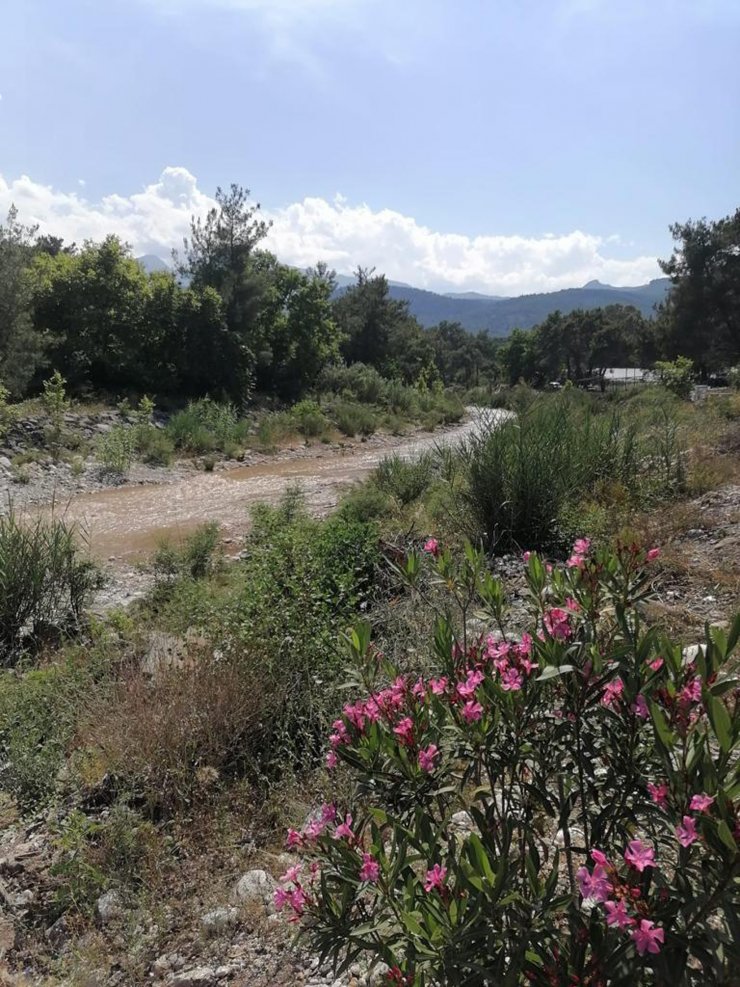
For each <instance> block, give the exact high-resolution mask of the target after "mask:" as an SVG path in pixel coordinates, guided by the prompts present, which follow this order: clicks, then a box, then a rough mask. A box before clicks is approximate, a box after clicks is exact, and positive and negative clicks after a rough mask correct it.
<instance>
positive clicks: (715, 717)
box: [704, 689, 732, 754]
mask: <svg viewBox="0 0 740 987" xmlns="http://www.w3.org/2000/svg"><path fill="white" fill-rule="evenodd" d="M704 703H705V705H706V707H707V714H708V716H709V721H710V723H711V724H712V729H713V730H714V735H715V736H716V738H717V742H718V743H719V746H720V749H721V751H722V752H723V753H724V754H727V753H728V751H729V750H730V748H731V747H732V721H731V720H730V714H729V713H728V712H727V708H726V707H725V704H724V703H723V702H722V700H721V699H717V697H716V696H713V695H712V693H711V692H708V691H707V690H706V689H705V690H704Z"/></svg>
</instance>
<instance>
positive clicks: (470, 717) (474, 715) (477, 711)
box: [462, 699, 483, 723]
mask: <svg viewBox="0 0 740 987" xmlns="http://www.w3.org/2000/svg"><path fill="white" fill-rule="evenodd" d="M462 715H463V719H464V720H465V721H466V723H473V722H474V721H475V720H479V719H480V718H481V716H483V707H482V706H481V704H480V703H478V702H475V701H474V700H472V699H471V700H469V701H468V702H466V703H465V705H464V706H463V709H462Z"/></svg>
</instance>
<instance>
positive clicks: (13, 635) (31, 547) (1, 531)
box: [0, 512, 101, 666]
mask: <svg viewBox="0 0 740 987" xmlns="http://www.w3.org/2000/svg"><path fill="white" fill-rule="evenodd" d="M100 581H101V580H100V574H99V573H98V571H97V569H96V568H95V566H94V565H93V563H92V562H90V561H89V560H87V559H85V558H83V556H82V554H81V552H80V545H79V540H78V532H77V530H76V528H75V526H74V525H71V524H67V523H66V522H65V521H63V520H57V519H52V520H50V521H46V520H42V519H37V520H36V521H34V522H29V523H28V524H23V523H21V521H20V520H19V519H18V518H17V517H16V515H15V514H13V513H12V512H11V513H10V514H8V515H7V516H5V517H0V664H2V665H5V666H7V665H10V664H13V662H14V661H15V660H16V659H17V657H18V656H19V654H20V652H21V651H22V650H23V648H24V647H32V646H33V645H34V643H37V642H38V641H39V640H40V639H41V638H42V637H43V636H44V635H45V634H48V633H49V632H50V631H52V630H68V629H70V628H72V627H74V626H76V625H78V624H79V622H80V620H81V617H82V615H83V611H84V608H85V606H86V604H87V603H88V601H89V600H90V597H91V595H92V593H93V591H94V590H95V589H96V588H97V587H98V586H99V585H100Z"/></svg>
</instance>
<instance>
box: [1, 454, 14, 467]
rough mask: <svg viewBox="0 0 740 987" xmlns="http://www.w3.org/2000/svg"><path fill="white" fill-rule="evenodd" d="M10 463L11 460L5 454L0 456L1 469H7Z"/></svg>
mask: <svg viewBox="0 0 740 987" xmlns="http://www.w3.org/2000/svg"><path fill="white" fill-rule="evenodd" d="M12 465H13V464H12V463H11V461H10V460H9V459H8V457H7V456H0V466H2V467H3V469H6V470H9V469H10V468H11V467H12Z"/></svg>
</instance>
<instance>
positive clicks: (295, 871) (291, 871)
mask: <svg viewBox="0 0 740 987" xmlns="http://www.w3.org/2000/svg"><path fill="white" fill-rule="evenodd" d="M300 873H301V865H300V864H293V866H292V867H289V868H288V869H287V870H286V872H285V873H284V874H283V875H281V877H279V878H278V880H279V881H280V883H281V884H297V883H298V875H299V874H300Z"/></svg>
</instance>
